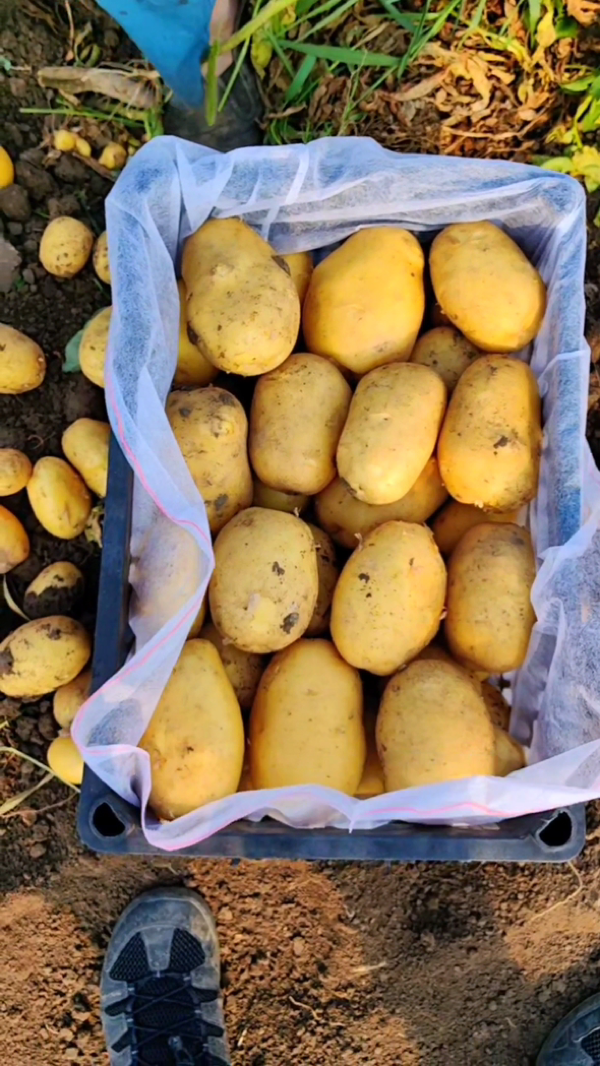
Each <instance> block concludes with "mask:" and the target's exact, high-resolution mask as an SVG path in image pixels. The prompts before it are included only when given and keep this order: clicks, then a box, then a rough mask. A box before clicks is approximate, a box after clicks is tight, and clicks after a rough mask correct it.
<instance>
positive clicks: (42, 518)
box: [27, 455, 92, 540]
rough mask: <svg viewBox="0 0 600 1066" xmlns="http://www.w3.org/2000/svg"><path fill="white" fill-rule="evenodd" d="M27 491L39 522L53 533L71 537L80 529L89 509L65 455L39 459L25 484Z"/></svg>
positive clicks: (81, 485) (89, 501)
mask: <svg viewBox="0 0 600 1066" xmlns="http://www.w3.org/2000/svg"><path fill="white" fill-rule="evenodd" d="M27 495H28V497H29V502H30V504H31V508H32V510H33V513H34V515H35V517H36V518H37V520H38V522H39V523H40V524H41V525H42V526H43V527H44V529H47V530H48V532H49V533H51V534H52V536H53V537H60V538H61V539H62V540H73V538H74V537H78V536H79V534H80V533H83V531H84V529H85V525H86V522H87V520H88V518H89V516H90V511H91V509H92V498H91V496H90V494H89V492H88V489H87V487H86V485H85V484H84V482H83V481H82V480H81V478H80V477H79V474H77V473H76V472H75V471H74V470H73V467H72V466H69V464H68V463H66V462H65V460H64V459H55V458H54V457H53V456H50V455H45V456H44V457H43V458H42V459H38V461H37V463H36V464H35V466H34V468H33V474H32V475H31V478H30V480H29V482H28V484H27Z"/></svg>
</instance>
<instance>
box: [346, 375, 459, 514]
mask: <svg viewBox="0 0 600 1066" xmlns="http://www.w3.org/2000/svg"><path fill="white" fill-rule="evenodd" d="M445 409H446V386H445V385H444V383H443V381H442V379H441V378H440V377H439V376H438V375H437V374H436V373H435V372H434V371H433V370H430V369H429V367H427V366H418V365H417V364H416V363H391V364H390V365H389V366H382V367H378V369H377V370H372V371H371V373H370V374H367V375H366V376H365V377H364V378H362V379H361V380H360V381H359V383H358V386H357V388H356V392H355V393H354V397H353V399H352V403H351V404H350V410H349V412H348V418H347V420H346V424H345V426H344V428H343V430H342V435H341V437H340V443H339V444H338V449H337V468H338V473H339V475H340V477H342V478H344V480H345V481H347V483H348V485H349V486H350V489H351V490H352V492H353V493H354V495H355V496H356V497H357V498H358V499H359V500H364V502H365V503H371V504H377V505H381V504H384V503H395V502H396V500H399V499H401V497H402V496H406V493H407V492H409V490H410V489H412V487H413V485H414V484H415V481H416V480H417V478H418V477H419V475H420V474H421V473H422V472H423V470H424V468H425V465H426V463H427V462H428V460H429V459H430V458H431V455H432V453H433V450H434V448H435V444H436V440H437V436H438V431H439V428H440V425H441V423H442V418H443V417H444V411H445Z"/></svg>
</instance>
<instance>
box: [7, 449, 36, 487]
mask: <svg viewBox="0 0 600 1066" xmlns="http://www.w3.org/2000/svg"><path fill="white" fill-rule="evenodd" d="M32 470H33V467H32V465H31V463H30V461H29V459H28V458H27V456H26V455H25V454H24V452H20V451H19V450H18V449H17V448H0V496H12V495H14V493H15V492H20V491H21V489H24V488H25V486H26V484H27V482H28V481H29V478H30V477H31V471H32Z"/></svg>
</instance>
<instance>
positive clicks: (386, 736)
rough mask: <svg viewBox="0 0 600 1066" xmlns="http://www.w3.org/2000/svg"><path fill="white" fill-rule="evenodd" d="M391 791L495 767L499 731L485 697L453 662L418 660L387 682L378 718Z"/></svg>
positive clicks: (385, 773)
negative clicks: (494, 727)
mask: <svg viewBox="0 0 600 1066" xmlns="http://www.w3.org/2000/svg"><path fill="white" fill-rule="evenodd" d="M377 750H378V752H379V758H380V759H381V763H382V766H383V776H384V779H385V787H386V791H387V792H394V791H396V790H399V789H403V788H414V787H417V786H419V785H434V784H438V783H439V782H441V781H456V780H459V779H460V778H463V777H476V776H479V775H491V774H493V773H494V769H495V746H494V729H493V726H492V723H491V722H490V720H489V717H488V714H487V711H486V709H485V704H484V702H483V699H482V697H481V695H479V694H478V692H477V690H476V689H475V687H474V686H473V684H472V682H471V681H470V679H469V678H468V677H466V676H465V674H464V672H463V671H462V670H461V669H460V668H459V667H457V666H453V665H452V664H451V663H446V662H435V661H428V662H427V661H425V662H423V661H420V660H418V661H416V662H414V663H410V664H409V665H408V666H407V667H406V669H405V670H402V671H401V672H400V673H397V674H395V675H394V676H393V677H392V679H391V680H390V681H389V682H388V685H387V687H386V690H385V692H384V694H383V699H382V701H381V705H380V708H379V714H378V716H377Z"/></svg>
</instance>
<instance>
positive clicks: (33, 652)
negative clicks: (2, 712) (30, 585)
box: [0, 615, 92, 699]
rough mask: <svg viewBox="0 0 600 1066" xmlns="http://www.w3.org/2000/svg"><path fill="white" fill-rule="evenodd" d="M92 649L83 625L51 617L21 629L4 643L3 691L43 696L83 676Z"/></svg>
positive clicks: (0, 649) (0, 648)
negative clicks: (79, 675) (82, 672)
mask: <svg viewBox="0 0 600 1066" xmlns="http://www.w3.org/2000/svg"><path fill="white" fill-rule="evenodd" d="M91 650H92V643H91V640H90V638H89V635H88V633H87V632H86V630H85V629H84V628H83V626H82V625H81V623H80V622H76V621H75V620H74V619H73V618H66V617H63V616H62V615H50V617H48V618H39V619H36V620H35V621H33V622H26V623H25V625H22V626H19V628H18V629H15V630H13V632H12V633H9V635H8V636H7V637H6V638H5V639H4V640H3V641H2V643H1V644H0V692H3V693H4V695H5V696H14V697H15V698H17V699H18V698H21V699H24V698H26V697H33V696H43V695H45V693H46V692H54V691H55V690H56V689H57V688H58V687H59V685H66V684H67V682H69V681H72V680H73V678H74V677H77V675H78V674H80V673H81V671H82V670H83V668H84V666H85V665H86V663H87V661H88V659H89V657H90V654H91Z"/></svg>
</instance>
